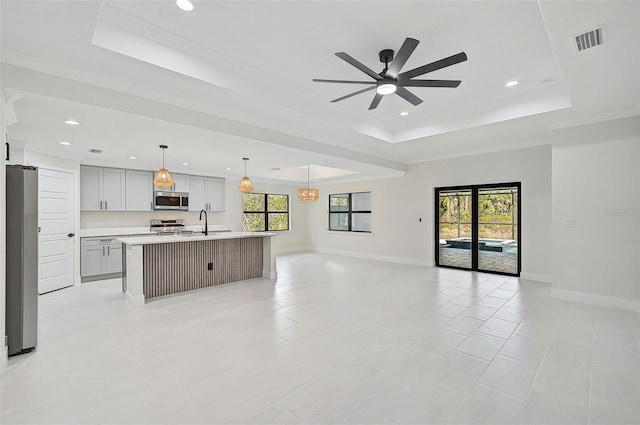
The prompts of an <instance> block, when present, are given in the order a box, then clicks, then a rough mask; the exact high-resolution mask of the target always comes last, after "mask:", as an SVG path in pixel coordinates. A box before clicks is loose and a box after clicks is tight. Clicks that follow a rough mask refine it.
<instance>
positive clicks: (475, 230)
mask: <svg viewBox="0 0 640 425" xmlns="http://www.w3.org/2000/svg"><path fill="white" fill-rule="evenodd" d="M506 187H515V188H517V190H518V199H517V203H516V206H517V214H516V217H517V229H518V230H517V233H518V258H517V272H516V273H505V272H499V271H493V270H482V269H480V268H479V267H478V257H479V250H478V246H479V244H478V242H479V239H480V238H479V232H480V231H479V223H478V219H479V210H478V208H479V202H478V201H479V195H478V194H479V192H480V190H482V189H500V188H506ZM462 190H470V191H471V268H470V269H468V268H464V267H456V266H447V265H444V264H440V192H451V191H462ZM433 203H434V220H433V221H434V242H435V244H434V249H435V252H434V255H435V263H436V267H445V268H449V269H458V270H467V271H477V272H482V273H492V274H498V275H505V276H516V277H519V276H520V272H521V270H522V184H521V182H509V183H489V184H470V185H464V186H446V187H435V188H434V202H433Z"/></svg>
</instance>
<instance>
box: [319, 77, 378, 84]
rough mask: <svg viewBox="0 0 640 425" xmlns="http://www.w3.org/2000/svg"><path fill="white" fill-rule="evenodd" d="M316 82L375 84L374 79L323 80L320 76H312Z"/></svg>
mask: <svg viewBox="0 0 640 425" xmlns="http://www.w3.org/2000/svg"><path fill="white" fill-rule="evenodd" d="M313 81H314V82H316V83H345V84H375V83H376V82H375V81H351V80H323V79H320V78H314V79H313Z"/></svg>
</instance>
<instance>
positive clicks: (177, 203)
mask: <svg viewBox="0 0 640 425" xmlns="http://www.w3.org/2000/svg"><path fill="white" fill-rule="evenodd" d="M153 209H154V210H178V211H189V194H188V193H187V192H153Z"/></svg>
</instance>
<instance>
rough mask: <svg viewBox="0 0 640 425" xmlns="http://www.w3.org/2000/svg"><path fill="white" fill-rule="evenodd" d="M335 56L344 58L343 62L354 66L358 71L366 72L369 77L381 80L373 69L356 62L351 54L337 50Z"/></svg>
mask: <svg viewBox="0 0 640 425" xmlns="http://www.w3.org/2000/svg"><path fill="white" fill-rule="evenodd" d="M336 56H337V57H339V58H340V59H342V60H344V61H345V62H347V63H349V64H351V65H353V66H355V67H356V68H358V69H359V70H360V71H362V72H364V73H365V74H367V75H368V76H369V77H371V78H373V79H374V80H376V81H378V80H382V77H381V76H379V75H378V74H377V73H376V72H375V71H373V70H372V69H370V68H368V67H366V66H365V65H363V64H362V63H360V62H358V61H357V60H356V59H354V58H352V57H351V56H349V55H348V54H346V53H345V52H338V53H336Z"/></svg>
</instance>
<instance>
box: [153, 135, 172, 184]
mask: <svg viewBox="0 0 640 425" xmlns="http://www.w3.org/2000/svg"><path fill="white" fill-rule="evenodd" d="M160 149H162V168H161V169H159V170H158V172H157V173H156V176H155V178H154V179H153V184H154V185H156V186H157V187H160V188H162V189H167V188H170V187H171V186H173V177H171V174H169V170H167V169H166V168H164V151H165V149H167V145H160Z"/></svg>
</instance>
